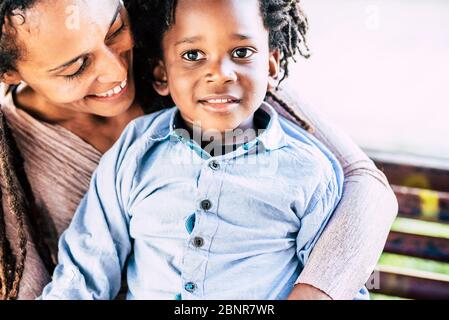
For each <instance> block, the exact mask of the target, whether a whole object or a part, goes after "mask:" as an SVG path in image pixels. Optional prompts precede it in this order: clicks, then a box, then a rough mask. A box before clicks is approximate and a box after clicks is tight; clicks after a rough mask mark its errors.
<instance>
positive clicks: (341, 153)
mask: <svg viewBox="0 0 449 320" xmlns="http://www.w3.org/2000/svg"><path fill="white" fill-rule="evenodd" d="M278 94H279V96H280V97H282V99H283V100H285V101H286V102H287V103H289V106H291V107H292V108H293V109H294V111H295V112H297V113H298V115H299V116H300V117H302V118H303V119H305V120H306V121H307V122H308V123H309V124H311V126H312V127H313V129H314V132H313V134H314V136H315V137H316V138H318V139H319V140H320V141H321V142H322V143H323V144H325V145H326V147H327V148H329V149H330V151H332V152H333V153H334V155H335V156H336V157H337V159H338V161H339V162H340V164H341V166H342V167H343V171H344V175H345V182H344V189H343V196H342V199H341V201H340V204H339V205H338V207H337V209H336V210H335V211H334V213H333V216H332V218H331V220H330V221H329V224H328V225H327V227H326V229H325V230H324V232H323V234H322V235H321V237H320V239H319V240H318V242H317V243H316V246H315V248H314V250H313V251H312V253H311V256H310V258H309V260H308V261H307V263H306V265H305V268H304V270H303V271H302V273H301V275H300V277H299V279H298V282H297V285H296V286H295V288H294V290H293V292H292V293H291V295H290V297H289V299H325V298H332V299H353V298H354V297H355V296H356V294H357V292H358V291H359V290H360V289H361V288H362V287H363V285H364V284H365V282H366V281H367V280H368V279H369V277H370V275H371V273H372V271H373V269H374V267H375V266H376V263H377V261H378V259H379V257H380V254H381V253H382V250H383V248H384V245H385V242H386V239H387V236H388V233H389V230H390V227H391V225H392V223H393V221H394V219H395V217H396V214H397V211H398V204H397V200H396V198H395V196H394V193H393V191H392V190H391V188H390V186H389V184H388V181H387V179H386V177H385V175H384V174H383V173H382V172H381V171H379V170H378V169H377V168H376V166H375V165H374V163H373V162H372V161H371V160H370V159H369V158H368V157H367V156H366V155H365V154H364V153H363V151H362V150H361V149H360V148H359V147H357V146H356V145H355V144H354V142H352V141H351V140H350V139H349V138H348V137H347V136H346V135H345V134H344V133H343V132H341V131H340V130H338V129H337V128H335V127H333V126H332V125H331V124H330V123H328V122H327V120H326V119H325V117H324V116H323V115H321V114H318V113H317V112H316V111H315V110H313V109H312V108H310V107H308V106H307V105H305V104H300V103H299V102H298V101H299V100H298V99H297V97H295V93H294V90H292V89H288V90H282V91H279V92H278ZM278 110H279V112H280V113H281V114H284V115H286V114H285V111H284V110H280V109H279V107H278ZM286 116H287V117H288V115H286Z"/></svg>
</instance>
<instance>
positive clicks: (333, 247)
mask: <svg viewBox="0 0 449 320" xmlns="http://www.w3.org/2000/svg"><path fill="white" fill-rule="evenodd" d="M0 89H2V92H4V88H0ZM21 89H23V88H21V87H20V86H19V88H18V89H17V90H21ZM0 104H1V106H2V111H3V113H4V114H5V117H6V119H7V123H8V125H9V127H10V128H11V130H12V133H13V136H14V138H15V140H16V142H17V145H18V148H19V150H20V152H21V155H22V157H23V159H24V169H25V172H26V174H27V178H28V181H29V183H30V185H31V188H32V191H33V194H34V197H35V201H36V204H37V209H38V211H39V214H40V215H42V217H43V219H44V221H45V227H46V235H47V236H46V238H47V239H46V242H47V244H48V245H49V246H50V249H51V254H52V256H53V259H56V257H57V240H58V238H59V236H60V235H61V233H62V232H63V231H64V230H65V229H66V228H67V226H68V224H69V223H70V220H71V219H72V217H73V214H74V212H75V211H76V208H77V206H78V203H79V202H80V200H81V198H82V197H83V195H84V193H85V192H86V191H87V189H88V186H89V181H90V177H91V175H92V173H93V171H94V170H95V168H96V166H97V164H98V162H99V160H100V158H101V153H100V152H99V151H97V150H96V149H94V148H93V147H92V146H91V145H89V144H88V143H86V142H85V141H83V140H81V139H80V138H79V137H78V136H76V135H75V134H73V133H71V132H70V131H68V130H67V129H65V128H63V127H61V126H59V125H53V124H48V123H44V122H41V121H38V120H36V119H35V118H33V117H32V116H31V115H29V114H28V113H26V112H25V111H23V110H21V109H19V108H16V106H15V103H14V99H13V94H12V93H11V92H9V93H8V94H5V93H3V94H0ZM298 111H299V112H300V113H301V115H302V116H303V117H304V118H306V119H307V120H308V121H309V122H310V123H312V125H313V126H314V127H315V135H316V137H317V138H318V139H320V140H321V141H322V142H323V143H325V144H326V145H327V147H328V148H329V149H330V150H331V151H333V152H334V153H335V155H336V156H337V158H338V159H339V161H340V162H341V163H342V166H343V169H344V171H345V190H344V194H343V199H342V201H341V203H340V205H339V207H338V208H337V210H336V212H335V213H334V215H333V218H332V219H331V221H330V222H329V225H328V227H327V228H326V230H325V231H324V233H323V234H322V236H321V238H320V240H319V241H318V243H317V245H316V247H315V249H314V251H313V252H312V255H311V257H310V258H309V261H308V262H307V264H306V267H305V269H304V271H303V272H302V274H301V277H300V281H301V282H303V283H308V284H311V285H313V286H315V287H317V288H319V289H321V290H322V291H324V292H326V293H327V294H328V295H330V296H331V297H332V298H334V299H350V298H352V297H354V296H355V295H356V292H357V291H358V290H359V289H360V288H361V287H362V285H363V284H364V282H365V281H366V280H367V279H368V277H369V276H370V274H371V271H372V269H373V268H374V266H375V263H376V262H377V259H378V258H379V255H380V253H381V251H382V248H383V245H384V243H385V239H386V236H387V234H388V230H389V228H390V226H391V223H392V221H393V219H394V217H395V215H396V210H397V205H396V201H395V199H394V197H393V196H392V192H391V190H390V189H389V187H388V184H387V182H386V179H385V177H384V176H383V175H382V174H381V173H380V172H379V171H378V170H377V169H376V168H375V167H374V165H373V164H372V162H371V161H369V160H368V159H367V158H366V156H365V155H364V154H363V153H362V152H361V151H360V150H359V149H358V148H357V147H356V146H355V145H354V144H353V143H352V142H350V141H349V140H348V139H347V138H346V137H345V136H344V135H343V134H342V133H341V132H339V131H336V130H335V129H334V128H333V127H331V126H330V125H328V123H327V122H324V121H322V119H323V118H322V116H316V115H315V114H314V113H312V112H309V111H311V110H308V109H307V108H306V107H304V108H301V109H300V110H298ZM367 195H369V198H368V197H367ZM362 198H363V199H362ZM370 200H373V201H370ZM5 214H6V215H7V213H5ZM6 220H7V226H8V225H10V223H8V216H6ZM8 234H9V235H10V236H11V234H13V233H11V232H9V233H8ZM12 236H13V235H12ZM27 250H28V254H27V260H26V263H25V272H24V276H23V280H22V282H21V287H20V292H19V298H21V299H33V298H35V297H37V296H38V295H40V293H41V290H42V289H43V287H44V286H45V285H46V284H47V283H48V282H49V281H50V276H51V275H49V274H48V272H47V271H46V270H45V268H44V267H43V264H42V261H41V257H40V256H39V255H38V254H37V251H36V249H35V247H34V244H33V242H32V241H31V239H29V241H28V248H27ZM55 262H56V260H55Z"/></svg>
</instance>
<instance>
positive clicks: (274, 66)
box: [268, 50, 281, 90]
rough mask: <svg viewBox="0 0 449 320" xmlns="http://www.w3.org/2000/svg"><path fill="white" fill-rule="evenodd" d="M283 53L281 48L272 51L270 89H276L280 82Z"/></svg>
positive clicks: (269, 69)
mask: <svg viewBox="0 0 449 320" xmlns="http://www.w3.org/2000/svg"><path fill="white" fill-rule="evenodd" d="M280 61H281V53H280V52H279V50H274V51H271V52H270V58H269V60H268V90H272V89H275V88H276V87H277V86H278V84H279V73H280V68H281V67H280Z"/></svg>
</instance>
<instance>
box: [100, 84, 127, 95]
mask: <svg viewBox="0 0 449 320" xmlns="http://www.w3.org/2000/svg"><path fill="white" fill-rule="evenodd" d="M127 84H128V80H123V81H122V82H121V83H120V84H119V85H118V86H116V87H115V88H112V89H111V90H108V91H107V92H105V93H99V94H95V96H96V97H100V98H106V97H112V96H113V95H116V94H119V93H120V92H122V90H123V89H124V88H125V87H126V85H127Z"/></svg>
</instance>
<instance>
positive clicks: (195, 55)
mask: <svg viewBox="0 0 449 320" xmlns="http://www.w3.org/2000/svg"><path fill="white" fill-rule="evenodd" d="M182 58H183V59H185V60H187V61H199V60H202V59H204V58H205V55H204V53H202V52H201V51H198V50H190V51H187V52H186V53H184V54H183V55H182Z"/></svg>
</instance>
